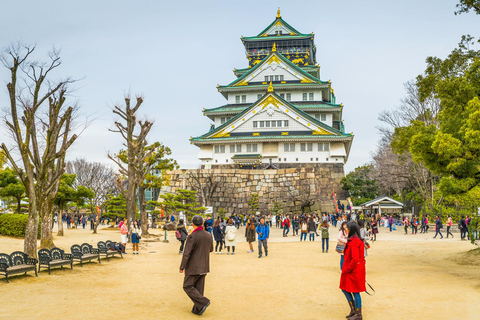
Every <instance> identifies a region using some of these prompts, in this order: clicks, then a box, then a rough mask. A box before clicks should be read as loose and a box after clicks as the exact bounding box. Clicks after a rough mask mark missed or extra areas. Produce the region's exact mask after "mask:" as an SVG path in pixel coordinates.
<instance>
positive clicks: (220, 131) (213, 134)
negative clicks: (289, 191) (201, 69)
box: [191, 87, 351, 141]
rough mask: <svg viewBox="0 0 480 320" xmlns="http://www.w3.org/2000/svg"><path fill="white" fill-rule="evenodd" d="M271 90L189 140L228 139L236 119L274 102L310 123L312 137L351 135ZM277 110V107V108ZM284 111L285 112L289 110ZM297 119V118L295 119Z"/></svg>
mask: <svg viewBox="0 0 480 320" xmlns="http://www.w3.org/2000/svg"><path fill="white" fill-rule="evenodd" d="M270 90H272V91H271V92H267V94H266V95H264V96H263V97H261V98H260V99H258V100H257V101H255V102H254V103H252V104H251V105H250V106H249V107H247V108H245V109H244V110H243V111H242V112H240V113H238V114H237V115H235V116H233V117H232V118H231V119H230V120H228V121H226V122H225V123H223V124H222V125H220V126H219V127H218V128H215V130H213V131H210V132H208V133H206V134H204V135H202V136H199V137H196V138H192V139H191V140H196V141H198V140H204V139H210V138H224V137H229V136H230V134H229V131H227V132H225V131H226V129H227V128H228V127H230V126H231V125H232V123H234V122H235V121H237V120H238V119H241V118H243V120H245V118H246V117H245V115H247V114H249V112H250V110H252V109H254V108H255V107H257V106H258V105H260V104H264V107H265V106H267V105H269V104H274V103H275V101H277V104H278V102H280V103H281V104H283V105H285V106H286V107H288V109H290V110H292V111H294V112H295V113H297V114H298V115H301V116H302V117H303V118H304V119H305V120H307V121H308V123H309V125H310V123H312V124H313V125H315V126H316V127H317V129H315V128H313V126H312V129H311V130H312V135H332V136H344V137H346V136H347V137H349V136H351V134H345V133H343V132H341V131H340V130H337V129H335V128H333V127H330V126H329V125H327V124H325V123H323V122H321V121H319V120H317V119H315V118H314V117H312V116H310V115H309V114H308V113H306V112H304V111H302V110H301V109H299V108H298V107H296V106H294V105H293V104H291V103H290V102H288V101H286V100H285V99H283V98H282V97H280V96H279V95H277V94H276V93H275V92H273V87H271V89H270V88H269V91H270ZM277 108H278V106H277ZM288 109H286V112H288V111H289V110H288ZM297 119H298V118H297Z"/></svg>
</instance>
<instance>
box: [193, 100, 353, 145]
mask: <svg viewBox="0 0 480 320" xmlns="http://www.w3.org/2000/svg"><path fill="white" fill-rule="evenodd" d="M269 94H273V95H275V96H276V97H277V98H278V99H280V101H282V102H284V103H285V104H286V105H288V106H289V107H290V108H291V109H293V110H295V111H296V112H298V113H299V114H302V115H303V116H304V117H305V118H307V119H308V120H310V122H312V123H314V124H316V125H317V126H319V127H321V128H324V129H326V130H328V131H330V132H334V133H337V134H338V135H340V136H349V135H345V133H343V132H342V131H340V130H337V129H335V128H333V127H330V126H329V125H326V124H325V123H323V122H321V121H320V120H317V119H315V118H314V117H312V116H310V115H309V114H308V113H306V112H305V111H303V110H301V109H299V108H298V107H296V106H295V105H293V104H291V103H290V102H288V101H286V100H285V99H283V98H282V97H280V96H279V95H278V94H276V93H275V92H271V93H268V94H267V95H269ZM265 96H266V95H265ZM265 96H263V97H262V98H260V99H259V100H261V99H263V98H264V97H265ZM259 100H257V101H255V102H254V103H252V104H251V105H250V106H248V107H247V108H245V109H244V110H243V111H242V112H240V113H238V114H237V115H235V116H233V117H232V118H231V119H230V120H228V121H226V122H225V123H223V124H222V125H220V126H219V127H218V128H215V131H214V132H208V133H205V134H203V135H201V136H200V137H197V138H198V140H200V139H207V138H206V136H208V135H212V134H213V133H215V132H220V131H221V130H223V129H224V128H226V127H227V126H229V125H230V124H231V123H232V122H234V121H235V120H237V119H238V118H240V117H242V116H243V115H244V114H245V113H246V112H247V111H248V110H249V109H251V108H253V107H254V106H255V105H256V104H257V102H258V101H259ZM197 138H192V139H191V140H195V139H197ZM221 139H225V138H221ZM208 140H211V139H208Z"/></svg>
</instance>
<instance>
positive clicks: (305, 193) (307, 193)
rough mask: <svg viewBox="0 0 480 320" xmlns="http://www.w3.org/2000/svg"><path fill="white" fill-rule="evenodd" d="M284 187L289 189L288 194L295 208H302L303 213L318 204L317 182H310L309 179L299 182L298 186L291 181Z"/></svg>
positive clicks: (285, 183) (285, 182) (286, 182)
mask: <svg viewBox="0 0 480 320" xmlns="http://www.w3.org/2000/svg"><path fill="white" fill-rule="evenodd" d="M284 186H285V187H286V189H287V194H288V197H289V198H290V200H291V201H292V202H293V205H294V206H298V205H299V206H300V209H301V211H302V212H305V208H307V207H308V208H309V209H310V208H311V206H313V205H314V204H315V202H316V199H317V192H316V190H317V189H316V185H315V182H314V181H312V182H309V181H308V180H307V179H305V180H298V183H297V184H296V185H293V184H292V183H291V182H290V181H284Z"/></svg>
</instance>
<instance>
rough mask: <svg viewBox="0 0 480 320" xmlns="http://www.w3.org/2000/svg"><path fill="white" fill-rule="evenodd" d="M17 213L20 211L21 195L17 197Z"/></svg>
mask: <svg viewBox="0 0 480 320" xmlns="http://www.w3.org/2000/svg"><path fill="white" fill-rule="evenodd" d="M17 213H22V197H18V198H17Z"/></svg>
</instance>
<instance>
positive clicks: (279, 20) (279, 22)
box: [247, 8, 310, 38]
mask: <svg viewBox="0 0 480 320" xmlns="http://www.w3.org/2000/svg"><path fill="white" fill-rule="evenodd" d="M276 25H282V26H284V27H285V28H286V29H288V30H289V31H290V35H292V36H299V35H301V36H310V34H302V33H300V32H299V31H298V30H297V29H295V28H294V27H292V26H291V25H289V24H288V23H287V22H286V21H285V20H283V19H282V16H281V15H280V8H279V9H278V11H277V17H276V19H275V20H273V22H272V23H270V24H269V25H268V26H267V27H266V28H265V29H263V30H262V31H261V32H260V33H259V34H258V35H257V36H256V37H247V38H259V37H265V36H267V31H268V30H270V28H272V27H273V26H276Z"/></svg>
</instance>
